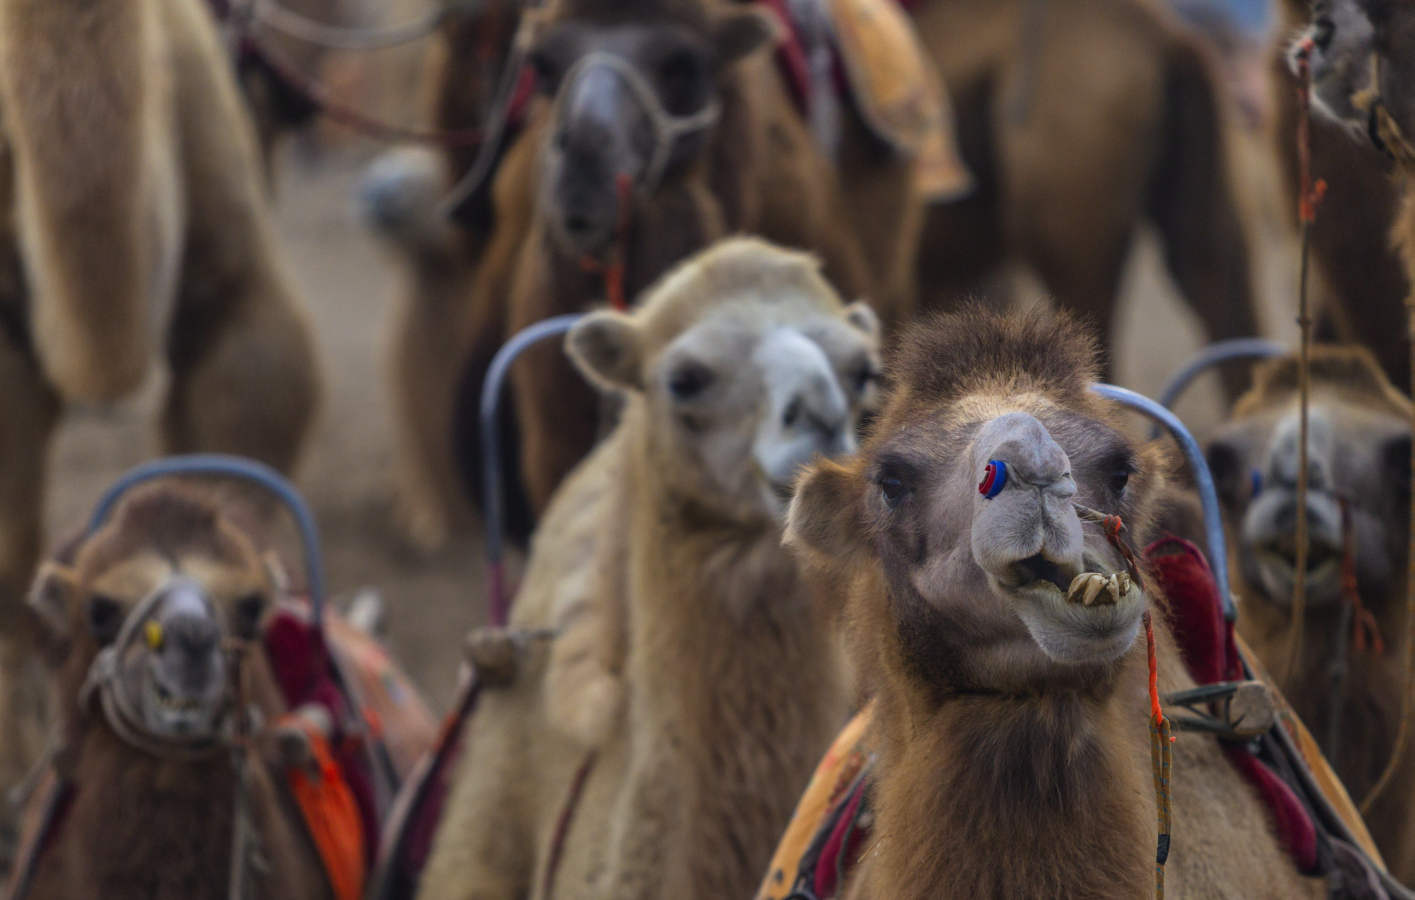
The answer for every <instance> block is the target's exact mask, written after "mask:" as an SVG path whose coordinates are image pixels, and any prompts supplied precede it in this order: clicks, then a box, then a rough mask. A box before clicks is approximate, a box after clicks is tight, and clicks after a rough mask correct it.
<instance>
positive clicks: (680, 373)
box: [668, 362, 712, 400]
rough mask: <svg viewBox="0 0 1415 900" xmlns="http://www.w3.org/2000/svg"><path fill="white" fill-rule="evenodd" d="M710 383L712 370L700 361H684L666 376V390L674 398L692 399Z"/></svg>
mask: <svg viewBox="0 0 1415 900" xmlns="http://www.w3.org/2000/svg"><path fill="white" fill-rule="evenodd" d="M710 384H712V371H711V370H709V369H708V368H707V366H704V365H703V364H702V363H696V362H690V363H684V364H683V365H681V366H679V367H678V368H676V369H674V370H673V373H672V374H671V375H669V376H668V392H669V393H671V394H672V395H673V398H674V399H675V400H692V399H693V398H694V397H697V396H698V395H699V394H701V393H702V392H703V391H705V390H707V388H708V385H710Z"/></svg>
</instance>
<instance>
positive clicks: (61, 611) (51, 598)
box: [25, 562, 79, 643]
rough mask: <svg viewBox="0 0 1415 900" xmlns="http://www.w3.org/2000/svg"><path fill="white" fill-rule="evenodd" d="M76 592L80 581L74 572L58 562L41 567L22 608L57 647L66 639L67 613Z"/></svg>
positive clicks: (67, 634)
mask: <svg viewBox="0 0 1415 900" xmlns="http://www.w3.org/2000/svg"><path fill="white" fill-rule="evenodd" d="M78 592H79V579H78V575H77V574H76V573H75V572H74V570H73V569H70V568H69V567H68V566H64V565H61V564H59V563H57V562H44V563H42V564H41V565H40V567H39V574H37V575H36V576H35V579H34V584H33V585H32V586H31V587H30V591H29V596H28V597H27V598H25V605H27V606H28V607H29V610H30V613H31V614H32V615H33V616H34V618H35V619H36V620H37V621H38V622H39V624H40V626H41V628H42V629H43V631H44V633H45V636H46V637H48V638H50V639H52V640H54V641H55V642H57V643H62V642H65V641H67V640H68V639H69V637H70V634H69V631H70V627H69V610H70V608H71V607H72V604H73V600H74V598H75V597H76V596H78Z"/></svg>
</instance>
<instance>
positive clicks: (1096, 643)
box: [994, 566, 1148, 664]
mask: <svg viewBox="0 0 1415 900" xmlns="http://www.w3.org/2000/svg"><path fill="white" fill-rule="evenodd" d="M1087 568H1088V569H1092V570H1091V571H1086V572H1081V573H1079V574H1077V575H1076V576H1074V577H1073V578H1072V579H1071V582H1070V585H1069V587H1068V588H1067V589H1066V590H1065V591H1063V590H1062V589H1061V588H1060V587H1058V586H1057V585H1056V584H1055V583H1054V582H1052V581H1048V580H1043V579H1038V580H1036V581H1033V582H1031V583H1029V584H1026V585H1023V586H1021V587H1006V586H1004V585H1001V584H998V583H997V582H996V581H994V584H995V589H996V590H998V592H999V593H1000V594H1002V596H1003V597H1004V598H1006V599H1007V600H1008V601H1010V603H1011V605H1012V608H1013V610H1014V611H1015V612H1016V613H1017V615H1018V617H1019V618H1020V619H1021V620H1022V622H1023V624H1024V625H1026V627H1027V631H1028V632H1029V633H1030V634H1031V636H1032V640H1033V641H1035V642H1036V644H1037V646H1038V647H1040V648H1041V650H1042V652H1043V653H1045V654H1046V655H1047V657H1048V658H1049V659H1051V660H1052V661H1053V662H1057V663H1066V664H1106V663H1111V662H1114V661H1115V660H1116V659H1119V658H1120V657H1121V656H1123V655H1124V654H1125V652H1126V651H1128V650H1129V649H1130V647H1131V646H1132V645H1133V644H1134V642H1135V639H1136V636H1137V635H1138V634H1139V631H1140V622H1141V619H1142V617H1143V616H1144V613H1145V609H1146V608H1147V605H1148V601H1147V599H1146V597H1145V595H1144V592H1143V591H1142V590H1140V587H1139V585H1138V584H1136V583H1134V582H1133V581H1131V580H1130V578H1129V577H1128V576H1127V575H1125V574H1124V573H1119V574H1116V575H1106V574H1102V573H1101V572H1098V571H1094V568H1095V567H1092V566H1088V567H1087Z"/></svg>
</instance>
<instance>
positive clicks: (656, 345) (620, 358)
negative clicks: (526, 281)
mask: <svg viewBox="0 0 1415 900" xmlns="http://www.w3.org/2000/svg"><path fill="white" fill-rule="evenodd" d="M878 335H879V323H878V320H877V319H876V318H875V315H874V313H873V312H872V311H871V310H870V308H869V307H868V306H866V305H864V304H863V303H852V304H850V305H848V306H846V305H845V304H843V303H842V302H841V301H840V298H839V297H838V296H837V295H836V293H835V292H834V290H832V289H831V287H830V286H829V285H828V284H827V283H826V282H825V280H824V279H823V278H822V277H821V274H820V264H819V262H818V261H817V260H816V259H814V258H813V257H811V256H808V255H806V254H803V253H797V252H794V251H788V250H781V249H778V248H775V247H772V246H771V245H769V244H766V243H764V242H761V241H758V240H754V239H746V238H743V239H734V240H729V241H725V242H723V243H720V244H718V245H716V246H715V247H713V248H711V249H709V250H707V251H705V252H703V253H701V254H699V255H698V256H696V257H693V258H692V259H689V260H688V261H687V262H685V263H683V264H682V265H681V266H679V267H678V268H676V269H674V270H673V271H671V272H670V273H669V274H668V275H667V276H665V277H664V278H663V280H662V281H660V282H659V283H658V284H657V285H655V286H654V287H652V288H650V289H649V291H648V293H647V296H646V299H645V300H644V301H643V302H642V305H641V308H640V309H638V310H637V311H635V312H634V313H633V314H631V315H625V314H623V313H616V312H607V311H606V312H598V313H593V314H591V315H590V316H588V317H586V318H585V319H584V320H583V321H582V322H580V323H579V324H578V325H577V326H576V327H575V329H574V330H573V331H572V332H571V334H570V336H569V339H568V342H567V345H568V347H569V351H570V354H571V356H572V357H573V358H574V360H575V362H576V364H577V365H578V366H579V367H580V369H581V371H582V372H584V373H585V375H586V377H588V378H590V379H591V380H592V381H594V382H595V383H596V384H597V385H599V386H600V387H602V388H604V389H606V390H614V391H623V392H626V393H627V394H628V396H629V398H630V402H631V404H634V405H635V406H636V408H637V410H639V411H640V412H638V413H635V412H634V410H631V414H642V415H645V416H647V417H648V421H647V423H646V425H647V427H646V429H645V431H646V436H645V439H646V440H647V442H648V446H647V448H646V450H647V455H648V457H649V460H648V464H650V465H652V466H653V467H654V469H655V477H658V478H661V479H663V480H664V481H665V482H666V484H667V485H668V486H669V489H670V490H672V491H673V492H675V494H676V495H677V498H678V499H680V500H684V501H688V502H691V503H692V504H693V505H694V506H696V507H697V508H699V509H704V510H712V511H715V512H716V513H717V514H719V515H721V516H724V517H726V518H731V519H746V520H760V519H762V518H764V517H765V518H768V519H771V520H779V519H780V518H781V517H782V516H784V514H785V510H786V499H787V498H788V497H789V496H790V491H791V484H792V482H793V480H794V479H795V477H796V475H797V474H798V471H799V470H800V468H801V467H802V466H803V465H805V464H806V463H808V462H810V461H811V460H812V459H813V458H814V457H816V456H819V455H824V456H832V455H837V454H842V453H849V452H851V451H853V450H854V449H855V446H856V445H855V431H856V427H857V425H858V423H859V419H860V416H861V415H862V413H864V412H865V411H867V410H869V409H871V407H872V406H873V404H874V402H875V399H876V397H877V394H878V389H877V384H876V383H877V380H878V376H879V357H878V349H877V345H878Z"/></svg>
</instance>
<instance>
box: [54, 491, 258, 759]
mask: <svg viewBox="0 0 1415 900" xmlns="http://www.w3.org/2000/svg"><path fill="white" fill-rule="evenodd" d="M64 557H65V558H64V559H63V560H62V561H61V560H51V561H47V562H45V563H44V564H43V565H42V566H41V568H40V571H39V574H38V576H37V577H36V580H35V584H34V586H33V588H32V590H31V594H30V598H29V604H30V608H31V609H32V610H33V611H34V613H35V614H36V615H37V617H38V619H39V621H40V622H41V623H42V626H43V630H44V633H45V634H46V636H47V637H48V638H49V639H50V640H52V641H53V643H54V644H55V646H56V647H57V648H58V652H59V654H60V658H61V659H62V663H61V675H60V678H61V694H60V696H63V697H65V698H73V697H75V696H77V695H78V694H79V691H80V686H81V685H82V684H83V683H84V680H85V678H86V677H87V676H88V674H89V671H90V667H91V666H92V664H93V661H94V659H95V657H97V656H98V655H99V653H100V651H101V650H103V649H104V648H107V647H112V648H114V650H115V668H114V673H113V679H114V687H115V689H116V690H119V691H121V692H122V694H123V695H124V697H125V698H126V700H128V701H130V703H131V706H132V709H131V716H132V718H133V719H134V721H132V722H129V723H127V724H130V725H131V726H134V727H136V728H138V729H140V730H141V731H143V732H144V733H145V734H146V735H148V736H152V737H156V738H159V739H175V740H194V739H203V738H209V737H213V736H215V734H216V733H217V732H218V730H219V729H220V728H221V726H222V724H223V721H224V719H225V717H226V714H227V713H228V712H230V710H231V701H232V697H231V694H230V681H231V678H230V672H229V664H228V661H227V653H228V647H227V646H225V644H226V643H227V640H228V639H229V638H233V637H234V638H252V637H254V636H255V635H256V633H257V629H258V627H259V622H260V619H261V615H262V613H263V612H264V611H265V609H266V605H267V601H268V599H269V598H270V597H271V595H272V583H271V578H270V575H269V573H268V571H267V569H266V567H265V565H264V564H263V563H262V560H261V558H260V556H259V554H258V553H257V551H256V549H255V547H254V546H253V545H252V543H251V542H250V540H249V539H248V538H247V537H246V536H245V535H244V534H243V533H242V532H240V531H239V530H237V529H236V528H235V527H233V526H232V525H231V524H230V523H229V522H227V521H226V520H225V519H224V518H223V517H222V515H221V514H220V512H218V511H217V509H216V508H215V506H214V505H213V504H212V503H210V502H207V501H205V500H203V499H201V498H199V497H196V496H194V495H192V494H190V493H187V492H186V491H183V490H181V489H179V488H177V487H175V486H172V485H157V486H153V487H147V488H139V489H135V490H134V491H133V493H132V494H131V495H130V496H129V497H128V498H126V499H125V500H123V501H122V502H121V504H120V505H119V506H118V508H117V509H116V510H115V511H114V513H113V515H112V517H111V518H110V519H109V520H108V522H107V523H106V524H105V525H103V526H102V527H101V528H100V529H99V530H98V531H97V532H96V533H94V534H93V535H92V536H89V537H87V538H84V539H83V540H82V541H81V542H80V543H79V544H78V546H77V547H76V548H74V550H73V552H72V554H67V553H66V554H65V555H64ZM68 702H70V703H72V699H68Z"/></svg>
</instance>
